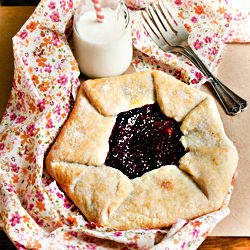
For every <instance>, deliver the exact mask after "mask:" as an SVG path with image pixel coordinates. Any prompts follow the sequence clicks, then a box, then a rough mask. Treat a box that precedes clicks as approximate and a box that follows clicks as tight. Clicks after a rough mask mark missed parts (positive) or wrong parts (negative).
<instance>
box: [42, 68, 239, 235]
mask: <svg viewBox="0 0 250 250" xmlns="http://www.w3.org/2000/svg"><path fill="white" fill-rule="evenodd" d="M84 92H85V93H86V96H87V97H88V98H86V96H85V94H84ZM155 96H156V97H155ZM155 98H157V102H158V103H159V106H160V108H161V110H162V112H163V113H164V114H165V115H167V116H168V117H173V118H174V119H175V120H177V121H182V126H181V131H182V132H183V134H184V135H183V136H182V138H181V142H182V144H183V146H184V147H185V149H186V150H188V151H189V152H187V153H186V154H185V155H184V156H183V157H182V158H181V159H180V166H179V167H176V166H162V167H160V168H159V169H155V170H153V171H150V172H147V173H145V174H144V175H143V176H141V177H138V178H136V179H133V180H129V179H128V178H127V177H126V176H125V175H124V174H122V173H121V172H120V171H119V170H116V169H113V168H110V167H108V166H103V163H104V161H105V158H106V155H107V153H108V147H109V145H108V139H109V136H110V134H111V131H112V128H113V126H114V124H115V120H116V115H117V114H118V113H120V112H122V111H127V110H130V109H132V108H137V107H140V106H143V105H146V104H152V103H154V102H155V101H156V99H155ZM88 99H89V100H90V101H88ZM76 134H77V136H76ZM237 161H238V154H237V151H236V149H235V147H234V145H233V143H232V142H231V141H230V140H229V139H228V138H227V136H226V135H225V132H224V129H223V125H222V122H221V119H220V116H219V113H218V110H217V108H216V105H215V103H214V101H213V99H212V98H211V97H209V96H208V95H207V94H205V93H203V92H202V91H200V90H197V89H195V88H193V87H190V86H187V85H185V84H184V83H181V82H180V81H178V80H176V79H175V78H173V77H171V76H169V75H167V74H165V73H162V72H160V71H146V72H139V73H134V74H131V75H125V76H119V77H114V78H105V79H97V80H88V81H86V82H84V83H83V84H82V86H81V88H80V91H79V94H78V97H77V100H76V103H75V106H74V109H73V111H72V113H71V115H70V117H69V119H68V121H67V122H66V124H65V125H64V127H63V129H62V130H61V132H60V135H59V136H58V138H57V140H56V142H55V144H54V145H53V147H52V149H51V150H50V152H49V154H48V156H47V159H46V166H47V169H48V172H49V173H50V174H51V176H52V177H53V178H54V179H55V180H56V181H57V182H58V183H59V184H60V185H61V186H62V188H63V190H64V191H65V192H66V194H67V195H68V196H69V197H70V198H71V199H72V200H73V202H74V203H75V204H76V205H77V206H78V207H79V209H80V210H81V211H82V212H83V213H84V215H85V216H86V217H87V218H88V220H90V221H95V222H98V223H100V224H102V225H105V226H108V227H111V228H116V229H124V230H125V229H131V228H161V227H167V226H169V225H171V224H173V223H174V222H175V221H176V220H177V219H178V218H182V219H192V218H195V217H198V216H200V215H203V214H205V213H208V212H211V211H214V210H215V209H218V208H219V207H220V206H221V204H222V201H223V199H224V197H225V195H226V193H227V190H228V187H229V185H230V181H231V179H232V176H233V173H234V171H235V169H236V166H237ZM92 165H94V166H92Z"/></svg>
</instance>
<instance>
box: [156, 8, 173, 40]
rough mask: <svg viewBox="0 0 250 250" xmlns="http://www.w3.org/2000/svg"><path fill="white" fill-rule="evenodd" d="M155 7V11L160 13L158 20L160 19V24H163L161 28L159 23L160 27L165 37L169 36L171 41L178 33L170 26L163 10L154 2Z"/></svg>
mask: <svg viewBox="0 0 250 250" xmlns="http://www.w3.org/2000/svg"><path fill="white" fill-rule="evenodd" d="M153 7H154V10H155V12H156V13H157V15H158V18H157V20H158V21H159V25H160V26H161V28H160V27H159V25H158V27H159V29H160V32H161V34H162V36H163V37H164V39H165V38H166V37H168V38H169V40H170V41H171V40H172V39H173V38H176V34H175V33H174V32H173V30H172V28H171V27H170V26H169V24H168V22H167V21H166V18H165V17H164V16H163V15H162V13H161V11H160V10H159V8H158V7H157V6H156V4H153ZM171 38H172V39H171ZM165 40H166V39H165Z"/></svg>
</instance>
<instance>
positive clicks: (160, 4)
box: [159, 0, 177, 30]
mask: <svg viewBox="0 0 250 250" xmlns="http://www.w3.org/2000/svg"><path fill="white" fill-rule="evenodd" d="M167 5H168V4H167V3H166V1H164V4H163V2H162V1H161V0H159V6H160V8H161V10H162V12H163V14H164V16H165V17H166V19H167V20H168V22H169V24H170V25H171V26H172V28H173V29H175V30H176V28H177V25H176V23H177V22H175V21H174V19H173V18H174V17H173V16H172V14H171V13H170V11H169V10H168V8H167ZM169 13H170V14H171V16H172V17H171V16H170V15H169Z"/></svg>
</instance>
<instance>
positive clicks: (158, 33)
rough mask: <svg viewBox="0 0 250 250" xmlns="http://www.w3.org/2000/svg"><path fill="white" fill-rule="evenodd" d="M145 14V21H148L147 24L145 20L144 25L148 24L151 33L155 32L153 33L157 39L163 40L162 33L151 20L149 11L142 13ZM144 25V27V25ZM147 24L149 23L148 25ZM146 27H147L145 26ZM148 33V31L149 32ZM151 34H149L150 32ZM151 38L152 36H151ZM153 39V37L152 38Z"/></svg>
mask: <svg viewBox="0 0 250 250" xmlns="http://www.w3.org/2000/svg"><path fill="white" fill-rule="evenodd" d="M142 13H143V16H144V18H145V20H146V21H147V22H145V20H143V21H144V23H145V24H146V26H147V27H148V28H149V29H150V32H153V33H155V35H154V36H156V37H157V39H162V36H161V33H160V32H159V30H158V29H157V27H156V26H155V24H154V23H153V22H152V21H151V18H150V13H149V12H148V11H147V9H146V12H142ZM144 23H143V25H144ZM147 23H148V25H147ZM144 26H145V25H144ZM147 31H148V30H147ZM148 33H149V32H148ZM149 35H150V36H151V34H149ZM151 37H152V36H151Z"/></svg>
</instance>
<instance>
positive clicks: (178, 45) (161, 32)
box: [142, 0, 248, 115]
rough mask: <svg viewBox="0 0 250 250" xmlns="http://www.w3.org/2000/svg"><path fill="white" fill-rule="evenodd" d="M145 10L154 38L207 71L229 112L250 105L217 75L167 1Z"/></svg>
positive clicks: (166, 49)
mask: <svg viewBox="0 0 250 250" xmlns="http://www.w3.org/2000/svg"><path fill="white" fill-rule="evenodd" d="M159 7H160V9H159V8H158V7H157V6H156V4H152V6H151V5H149V6H148V8H147V9H146V12H145V11H142V15H143V17H144V18H143V25H144V27H145V29H146V31H147V32H148V34H149V35H150V37H151V38H152V39H153V41H154V42H155V43H156V44H157V45H158V46H159V47H160V48H161V49H162V50H164V51H166V52H178V53H181V54H182V55H184V56H185V57H187V58H188V59H189V60H190V61H192V62H193V63H194V65H195V66H196V67H197V68H199V69H200V70H201V71H202V72H203V74H204V75H206V76H207V77H208V79H209V82H210V83H211V86H212V87H213V89H214V91H215V93H216V94H217V96H218V97H219V100H220V101H221V103H222V105H223V107H224V108H225V110H226V112H227V114H229V115H236V114H238V113H240V112H241V111H243V110H246V109H247V107H248V106H247V102H246V101H245V100H244V99H242V98H241V97H239V96H238V95H237V94H235V93H234V92H233V91H232V90H230V89H229V88H228V87H226V86H225V85H224V84H223V83H222V82H221V81H220V80H219V79H218V78H216V77H215V76H214V75H213V74H212V73H211V72H210V70H209V69H208V68H207V66H206V65H205V64H204V63H203V62H202V61H201V59H200V58H199V57H198V56H197V55H196V53H195V52H194V51H193V49H192V48H191V47H190V46H189V44H188V36H189V34H188V32H187V30H186V29H185V27H184V25H183V24H182V23H180V22H179V21H178V18H177V17H176V14H175V13H174V11H173V10H172V9H171V7H170V6H169V4H168V3H167V2H166V1H165V2H164V5H163V2H162V1H161V0H159Z"/></svg>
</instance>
